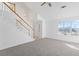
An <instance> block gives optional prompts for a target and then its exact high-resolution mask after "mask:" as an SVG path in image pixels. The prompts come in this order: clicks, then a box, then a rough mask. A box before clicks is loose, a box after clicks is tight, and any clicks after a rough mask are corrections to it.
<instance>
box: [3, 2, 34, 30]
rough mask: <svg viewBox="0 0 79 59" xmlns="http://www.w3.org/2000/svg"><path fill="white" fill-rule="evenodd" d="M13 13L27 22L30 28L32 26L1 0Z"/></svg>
mask: <svg viewBox="0 0 79 59" xmlns="http://www.w3.org/2000/svg"><path fill="white" fill-rule="evenodd" d="M3 3H4V4H5V5H6V6H7V7H8V8H9V9H10V10H11V11H12V12H13V13H14V14H15V15H17V16H18V17H19V18H20V19H21V20H22V21H23V22H24V23H25V24H27V25H28V26H29V27H30V28H31V29H32V30H33V28H32V27H31V26H30V25H29V24H28V23H27V22H26V21H24V19H23V18H22V17H20V16H19V14H18V13H16V12H15V11H14V10H13V9H11V8H10V7H9V6H8V5H7V4H6V3H5V2H3Z"/></svg>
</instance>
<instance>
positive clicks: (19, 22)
mask: <svg viewBox="0 0 79 59" xmlns="http://www.w3.org/2000/svg"><path fill="white" fill-rule="evenodd" d="M17 21H18V22H19V23H20V24H21V25H22V26H23V27H24V28H25V29H26V30H28V31H30V30H29V29H28V28H27V27H26V26H24V25H23V24H22V23H21V22H20V21H19V20H17Z"/></svg>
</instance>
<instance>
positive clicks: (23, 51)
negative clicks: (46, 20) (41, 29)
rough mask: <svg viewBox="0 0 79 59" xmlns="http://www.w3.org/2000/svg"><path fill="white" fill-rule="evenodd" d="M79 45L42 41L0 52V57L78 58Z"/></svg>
mask: <svg viewBox="0 0 79 59" xmlns="http://www.w3.org/2000/svg"><path fill="white" fill-rule="evenodd" d="M78 49H79V44H77V43H69V42H64V41H59V40H55V39H42V40H37V41H34V42H31V43H26V44H22V45H19V46H15V47H11V48H8V49H4V50H1V51H0V56H79V50H78Z"/></svg>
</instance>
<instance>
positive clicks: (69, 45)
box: [65, 43, 79, 50]
mask: <svg viewBox="0 0 79 59" xmlns="http://www.w3.org/2000/svg"><path fill="white" fill-rule="evenodd" d="M65 45H66V46H68V47H70V48H72V49H75V50H79V48H77V47H76V46H74V45H71V44H68V43H65Z"/></svg>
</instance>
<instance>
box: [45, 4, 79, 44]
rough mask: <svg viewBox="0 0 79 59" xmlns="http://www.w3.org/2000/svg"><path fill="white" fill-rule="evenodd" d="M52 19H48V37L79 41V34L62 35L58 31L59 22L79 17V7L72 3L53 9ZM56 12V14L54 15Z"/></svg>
mask: <svg viewBox="0 0 79 59" xmlns="http://www.w3.org/2000/svg"><path fill="white" fill-rule="evenodd" d="M52 13H53V15H52V19H49V20H46V37H47V38H52V39H58V40H64V41H69V42H77V43H79V36H71V35H62V34H60V33H59V32H58V27H57V25H58V22H59V21H60V20H63V19H78V20H79V7H78V6H74V4H73V6H72V5H71V6H70V7H69V6H68V7H67V8H64V9H61V8H60V9H55V10H54V11H52ZM54 14H55V15H54Z"/></svg>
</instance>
